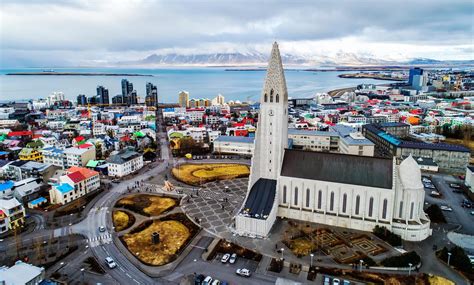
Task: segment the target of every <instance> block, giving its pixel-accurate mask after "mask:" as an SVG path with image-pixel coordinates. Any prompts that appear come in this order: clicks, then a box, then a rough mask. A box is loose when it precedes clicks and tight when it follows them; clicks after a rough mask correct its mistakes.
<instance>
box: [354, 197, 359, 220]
mask: <svg viewBox="0 0 474 285" xmlns="http://www.w3.org/2000/svg"><path fill="white" fill-rule="evenodd" d="M359 206H360V196H359V195H357V196H356V208H355V214H356V215H359Z"/></svg>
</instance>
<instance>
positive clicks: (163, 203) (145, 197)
mask: <svg viewBox="0 0 474 285" xmlns="http://www.w3.org/2000/svg"><path fill="white" fill-rule="evenodd" d="M176 205H178V200H177V199H174V198H171V197H163V196H156V195H149V194H133V195H129V196H127V197H125V198H122V199H120V200H119V201H118V202H117V203H116V204H115V207H123V208H125V209H127V210H130V211H132V212H135V213H138V214H140V215H143V216H147V217H150V216H159V215H161V214H163V213H164V212H166V211H170V210H172V209H173V208H174V207H176Z"/></svg>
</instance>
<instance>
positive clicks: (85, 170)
mask: <svg viewBox="0 0 474 285" xmlns="http://www.w3.org/2000/svg"><path fill="white" fill-rule="evenodd" d="M67 171H68V172H69V173H73V172H79V173H81V174H82V175H83V176H84V177H85V178H86V179H87V178H91V177H92V176H96V175H99V172H97V171H94V170H92V169H89V168H85V167H79V166H71V167H70V168H69V169H68V170H67Z"/></svg>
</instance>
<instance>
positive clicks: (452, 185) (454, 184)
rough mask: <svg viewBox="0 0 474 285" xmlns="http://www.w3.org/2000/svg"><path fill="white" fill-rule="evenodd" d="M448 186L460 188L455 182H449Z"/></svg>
mask: <svg viewBox="0 0 474 285" xmlns="http://www.w3.org/2000/svg"><path fill="white" fill-rule="evenodd" d="M449 187H451V188H454V189H460V188H461V185H459V184H456V183H450V184H449Z"/></svg>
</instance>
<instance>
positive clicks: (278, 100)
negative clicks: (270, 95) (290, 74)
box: [275, 94, 280, 103]
mask: <svg viewBox="0 0 474 285" xmlns="http://www.w3.org/2000/svg"><path fill="white" fill-rule="evenodd" d="M275 102H277V103H279V102H280V95H278V94H277V95H276V96H275Z"/></svg>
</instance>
